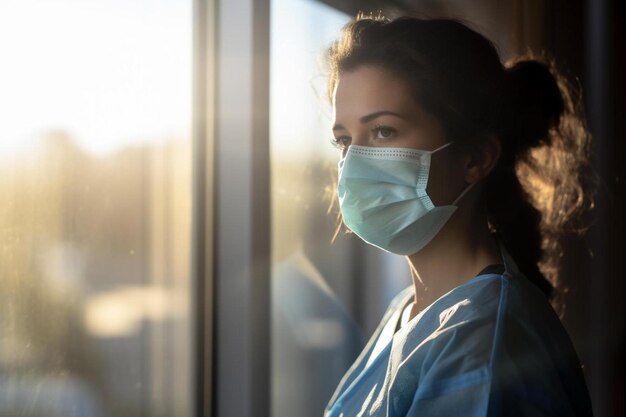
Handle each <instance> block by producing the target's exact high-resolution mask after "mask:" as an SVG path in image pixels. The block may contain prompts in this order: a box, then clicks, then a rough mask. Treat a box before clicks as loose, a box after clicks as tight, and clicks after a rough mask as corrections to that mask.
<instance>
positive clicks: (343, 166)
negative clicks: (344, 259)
mask: <svg viewBox="0 0 626 417" xmlns="http://www.w3.org/2000/svg"><path fill="white" fill-rule="evenodd" d="M452 143H454V142H448V143H446V144H445V145H443V146H441V147H439V148H437V149H435V150H433V151H423V150H417V149H411V148H379V147H370V146H358V145H350V147H349V148H348V151H347V153H346V156H345V158H343V159H342V160H341V161H339V182H338V187H337V192H338V195H339V206H340V209H341V214H342V216H343V221H344V223H345V224H346V226H348V228H349V229H350V230H352V231H353V232H354V233H355V234H356V235H358V236H359V237H360V238H361V239H363V240H364V241H366V242H367V243H369V244H372V245H374V246H377V247H379V248H381V249H383V250H385V251H388V252H392V253H396V254H399V255H411V254H414V253H416V252H419V251H420V250H421V249H422V248H423V247H424V246H426V244H427V243H428V242H430V241H431V240H432V238H433V237H435V235H436V234H437V233H438V232H439V230H441V228H442V227H443V226H444V225H445V224H446V222H447V221H448V219H449V218H450V217H451V216H452V214H453V213H454V212H455V211H456V209H457V206H456V203H457V202H458V201H459V200H460V199H461V197H463V196H464V195H465V193H467V192H468V191H469V190H470V188H471V187H472V186H473V185H474V184H473V183H472V184H470V185H469V186H467V187H466V188H465V190H463V192H462V193H461V194H460V195H459V196H458V197H457V198H456V199H455V200H454V202H453V203H452V204H451V205H447V206H438V207H435V206H434V205H433V203H432V201H431V200H430V197H428V194H426V184H427V183H428V172H429V168H430V157H431V155H432V154H433V153H435V152H437V151H439V150H442V149H443V148H445V147H447V146H449V145H451V144H452Z"/></svg>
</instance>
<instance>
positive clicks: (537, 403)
mask: <svg viewBox="0 0 626 417" xmlns="http://www.w3.org/2000/svg"><path fill="white" fill-rule="evenodd" d="M328 62H329V68H330V75H329V98H330V99H331V102H332V106H333V116H334V125H333V134H334V140H333V142H334V143H335V145H336V146H337V147H339V148H340V150H341V161H340V162H339V179H338V184H337V195H338V198H339V206H340V211H341V216H342V220H343V222H344V224H345V225H346V226H347V227H348V228H349V229H350V230H352V231H353V232H354V233H355V234H357V235H358V236H359V237H361V238H362V239H363V240H364V241H366V242H368V243H370V244H372V245H375V246H377V247H379V248H381V249H383V250H386V251H389V252H392V253H396V254H400V255H405V256H406V258H407V260H408V262H409V265H410V267H411V271H412V275H413V285H412V286H411V287H409V288H407V289H406V290H404V291H402V292H401V293H400V294H398V296H396V297H395V298H394V300H393V301H392V302H391V304H390V306H389V308H388V310H387V312H386V313H385V314H384V317H383V319H382V321H381V323H380V325H379V327H378V328H377V330H376V331H375V333H374V335H373V336H372V338H371V340H370V341H369V343H368V345H367V346H366V348H365V349H364V351H363V352H362V353H361V355H360V356H359V357H358V359H357V360H356V362H355V363H354V364H353V366H352V367H351V368H350V369H349V370H348V372H347V373H346V375H345V376H344V377H343V379H342V381H341V383H340V384H339V386H338V387H337V389H336V391H335V393H334V395H333V397H332V398H331V400H330V402H329V404H328V406H327V408H326V411H325V415H326V416H337V417H338V416H345V417H348V416H357V415H358V416H450V415H459V416H484V415H497V416H499V415H507V416H509V415H523V416H548V415H549V416H569V415H591V413H592V412H591V405H590V400H589V395H588V392H587V388H586V385H585V381H584V377H583V374H582V371H581V365H580V362H579V360H578V358H577V356H576V353H575V351H574V349H573V346H572V344H571V341H570V340H569V337H568V336H567V333H566V331H565V330H564V328H563V326H562V325H561V323H560V320H559V318H558V316H557V315H556V313H555V311H554V310H553V308H552V306H551V304H550V299H551V297H552V296H553V295H554V294H553V293H554V288H553V284H555V283H556V282H557V281H556V272H557V271H558V270H557V268H556V266H555V265H556V260H557V258H558V250H559V247H558V237H559V233H561V232H562V231H563V230H564V229H565V227H566V226H567V225H568V224H571V222H572V220H573V219H575V218H576V216H577V215H579V214H580V212H581V211H582V210H583V209H584V208H586V207H587V206H588V203H589V199H588V198H587V196H586V194H585V193H584V190H583V185H582V184H581V182H580V178H581V176H580V174H581V172H582V170H583V168H584V167H585V166H586V156H587V149H588V142H589V135H588V133H587V131H586V130H585V128H584V124H583V122H582V121H581V119H580V118H579V117H578V116H577V111H576V110H577V108H576V107H575V106H574V102H573V98H572V95H571V94H572V92H571V89H570V88H569V87H568V86H567V84H566V83H564V81H563V80H562V78H561V77H560V76H558V74H557V73H556V72H555V71H554V70H553V69H552V67H551V66H550V65H548V64H546V63H543V62H541V61H538V60H534V59H518V60H516V61H515V62H511V63H509V64H507V65H504V66H503V65H502V64H501V62H500V59H499V57H498V54H497V52H496V50H495V48H494V46H493V45H492V44H491V43H490V42H489V41H488V40H487V39H485V38H484V37H483V36H482V35H480V34H478V33H476V32H474V31H473V30H471V29H469V28H467V27H466V26H464V25H463V24H461V23H459V22H456V21H452V20H444V19H436V20H422V19H418V18H413V17H402V18H398V19H396V20H393V21H390V20H388V19H385V18H383V17H380V16H378V17H372V16H370V17H365V16H359V17H357V19H355V20H354V21H352V22H350V23H349V24H348V25H346V27H345V28H344V31H343V34H342V37H341V38H340V39H339V40H338V41H336V42H335V43H333V45H332V46H331V47H330V48H329V50H328ZM540 266H541V268H540ZM544 274H545V275H548V276H549V277H550V278H551V281H552V282H550V281H549V280H548V279H547V278H546V276H545V275H544Z"/></svg>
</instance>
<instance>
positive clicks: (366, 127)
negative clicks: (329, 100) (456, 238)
mask: <svg viewBox="0 0 626 417" xmlns="http://www.w3.org/2000/svg"><path fill="white" fill-rule="evenodd" d="M333 136H334V141H335V143H336V144H337V146H338V147H339V149H340V151H341V156H342V157H344V156H345V155H346V152H347V149H348V146H349V145H361V146H373V147H396V148H413V149H420V150H434V149H436V148H438V147H440V146H442V145H444V144H445V143H446V142H447V141H446V139H445V137H444V134H443V129H442V126H441V124H440V123H439V121H438V120H437V118H436V117H435V116H433V115H432V114H430V113H428V112H426V111H425V110H424V109H423V108H422V107H421V106H420V105H419V104H418V103H417V102H416V101H415V100H414V99H413V97H412V95H411V91H410V87H409V85H408V84H407V83H406V82H405V81H404V80H403V79H401V78H399V77H397V76H394V75H393V74H392V73H390V72H388V71H386V70H384V69H382V68H380V67H376V66H360V67H357V68H356V69H355V70H353V71H350V72H347V73H344V74H342V75H341V76H340V77H339V80H338V81H337V84H336V87H335V91H334V94H333ZM455 146H456V145H454V144H453V145H451V146H449V147H446V148H444V149H442V150H441V151H439V152H437V153H435V154H433V155H432V157H431V166H430V173H429V179H428V186H427V192H428V194H429V196H430V198H431V200H432V201H433V203H434V204H435V205H446V204H451V203H452V201H454V199H455V198H456V197H457V196H458V195H459V194H460V193H461V191H462V190H463V189H464V188H465V186H466V185H467V184H466V183H465V182H464V177H465V172H464V170H463V162H462V159H461V154H460V153H459V152H455V151H454V150H453V148H454V147H455Z"/></svg>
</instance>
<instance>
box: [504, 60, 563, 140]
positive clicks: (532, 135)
mask: <svg viewBox="0 0 626 417" xmlns="http://www.w3.org/2000/svg"><path fill="white" fill-rule="evenodd" d="M505 67H506V72H505V80H504V92H503V93H504V97H503V99H504V112H505V115H504V120H503V124H502V126H506V130H507V131H508V132H507V133H508V134H509V135H511V136H512V137H514V138H515V139H516V145H517V146H516V147H517V148H521V149H528V148H532V147H535V146H538V145H540V144H542V143H545V142H547V141H549V135H548V132H549V130H550V128H551V127H553V126H558V123H559V119H560V117H561V114H562V113H563V110H564V102H563V97H562V95H561V90H560V89H559V85H558V83H557V80H556V79H555V77H554V75H553V74H552V71H551V70H550V67H549V66H548V64H545V63H543V62H541V61H538V60H535V59H522V60H518V61H514V62H510V63H507V65H505Z"/></svg>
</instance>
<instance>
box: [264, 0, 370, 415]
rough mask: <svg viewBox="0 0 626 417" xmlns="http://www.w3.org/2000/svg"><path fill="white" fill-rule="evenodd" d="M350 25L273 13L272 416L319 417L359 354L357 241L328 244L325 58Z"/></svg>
mask: <svg viewBox="0 0 626 417" xmlns="http://www.w3.org/2000/svg"><path fill="white" fill-rule="evenodd" d="M348 18H349V17H348V16H347V15H344V14H343V13H340V12H338V11H336V10H334V9H332V8H330V7H328V6H326V5H324V4H323V3H321V2H317V1H312V0H273V1H272V3H271V22H272V23H271V25H272V26H271V48H270V50H271V61H270V62H271V67H270V70H271V79H270V86H271V90H270V100H271V107H270V110H271V116H270V122H271V124H270V139H271V161H272V164H271V174H272V184H271V185H272V252H273V273H272V378H273V380H272V384H273V385H272V392H273V398H272V401H273V402H272V409H273V416H274V417H283V416H285V417H286V416H294V415H297V416H320V415H322V413H323V409H324V406H325V405H326V403H327V402H328V400H329V399H330V396H331V394H332V392H333V390H334V388H335V386H336V385H337V383H338V382H339V379H340V378H341V377H342V376H343V373H344V372H345V370H346V369H347V368H348V367H349V366H350V364H351V363H352V361H353V360H354V358H355V357H356V355H357V354H358V353H359V352H360V349H361V347H362V344H363V340H362V336H361V332H360V330H359V328H358V326H357V324H356V322H355V321H354V320H353V318H352V315H351V314H350V312H349V311H347V310H346V308H345V306H346V304H349V301H350V299H351V297H352V291H351V286H350V280H349V279H348V278H349V277H350V276H351V275H352V273H353V271H352V270H351V263H350V262H349V258H350V254H351V247H352V245H351V243H352V242H351V241H350V240H348V239H346V238H345V237H344V236H339V238H338V239H337V240H336V241H335V243H334V244H332V245H331V240H332V237H333V234H334V231H335V226H336V212H334V211H332V214H328V213H327V212H328V207H329V204H330V199H328V198H326V196H327V193H328V191H329V187H331V186H332V184H333V181H334V179H333V175H334V172H335V171H336V164H337V162H338V160H339V154H338V151H337V149H335V148H334V147H333V146H332V145H331V144H330V141H329V139H330V137H331V131H330V123H331V115H330V110H331V109H330V106H329V105H328V103H327V102H326V99H325V88H326V84H325V83H326V80H325V76H324V73H323V66H322V58H323V56H322V54H323V50H324V48H325V47H327V46H328V45H329V43H330V42H331V41H332V40H333V39H334V38H336V37H337V35H338V33H339V32H340V29H341V27H342V26H343V25H344V24H345V23H346V22H347V21H348Z"/></svg>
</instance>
